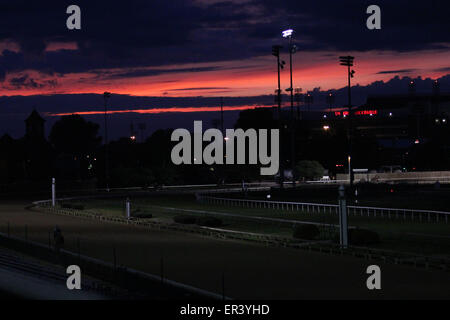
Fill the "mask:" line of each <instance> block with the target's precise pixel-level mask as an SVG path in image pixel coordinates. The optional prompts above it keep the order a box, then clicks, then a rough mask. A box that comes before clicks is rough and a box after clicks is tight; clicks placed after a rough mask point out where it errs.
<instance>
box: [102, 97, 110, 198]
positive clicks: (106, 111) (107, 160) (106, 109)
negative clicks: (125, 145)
mask: <svg viewBox="0 0 450 320" xmlns="http://www.w3.org/2000/svg"><path fill="white" fill-rule="evenodd" d="M110 97H111V93H110V92H105V93H103V100H104V103H105V182H106V191H107V192H109V159H108V119H107V115H108V99H109V98H110Z"/></svg>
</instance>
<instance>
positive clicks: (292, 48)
mask: <svg viewBox="0 0 450 320" xmlns="http://www.w3.org/2000/svg"><path fill="white" fill-rule="evenodd" d="M293 34H294V30H292V29H288V30H284V31H283V32H282V35H283V38H288V39H289V73H290V87H289V88H288V89H286V91H288V92H290V94H291V168H292V185H293V186H295V179H294V167H295V122H294V86H293V81H292V55H293V54H294V53H295V52H297V46H296V45H293V44H292V35H293Z"/></svg>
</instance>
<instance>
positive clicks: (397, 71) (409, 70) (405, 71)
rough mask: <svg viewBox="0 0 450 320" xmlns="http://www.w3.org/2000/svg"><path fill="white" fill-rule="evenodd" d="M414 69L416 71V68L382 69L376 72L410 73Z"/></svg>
mask: <svg viewBox="0 0 450 320" xmlns="http://www.w3.org/2000/svg"><path fill="white" fill-rule="evenodd" d="M414 71H416V69H400V70H383V71H380V72H377V74H398V73H410V72H414Z"/></svg>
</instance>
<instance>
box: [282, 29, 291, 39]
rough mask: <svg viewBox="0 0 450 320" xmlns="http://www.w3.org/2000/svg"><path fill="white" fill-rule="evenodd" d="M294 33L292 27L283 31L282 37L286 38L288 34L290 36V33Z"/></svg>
mask: <svg viewBox="0 0 450 320" xmlns="http://www.w3.org/2000/svg"><path fill="white" fill-rule="evenodd" d="M293 33H294V30H292V29H287V30H284V31H283V38H288V37H290V36H292V34H293Z"/></svg>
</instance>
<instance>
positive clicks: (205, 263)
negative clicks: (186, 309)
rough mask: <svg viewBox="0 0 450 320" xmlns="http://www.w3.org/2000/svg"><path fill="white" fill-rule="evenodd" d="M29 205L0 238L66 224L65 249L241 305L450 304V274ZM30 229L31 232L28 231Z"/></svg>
mask: <svg viewBox="0 0 450 320" xmlns="http://www.w3.org/2000/svg"><path fill="white" fill-rule="evenodd" d="M27 204H29V202H25V201H22V202H21V201H2V202H1V203H0V232H6V231H7V224H8V222H9V225H10V232H11V234H12V235H15V236H19V237H25V233H27V235H28V238H29V239H30V240H34V241H39V242H42V243H48V239H49V231H51V230H52V229H53V227H54V226H55V225H59V227H60V228H61V230H62V232H63V234H64V237H65V242H66V244H65V248H66V249H69V250H72V251H74V252H77V250H78V249H77V239H79V243H80V248H81V253H82V254H85V255H88V256H92V257H95V258H100V259H103V260H106V261H110V262H112V260H113V248H114V247H115V248H116V253H117V262H118V264H121V265H124V266H128V267H131V268H135V269H138V270H142V271H145V272H149V273H153V274H160V272H161V261H163V266H164V267H163V269H164V276H165V277H166V278H168V279H171V280H175V281H178V282H182V283H185V284H189V285H192V286H195V287H198V288H202V289H206V290H210V291H213V292H217V293H222V274H224V279H225V294H226V295H227V296H229V297H232V298H238V299H435V298H443V299H450V273H448V272H443V271H436V270H424V269H414V268H410V267H404V266H398V265H392V264H381V263H371V262H370V261H367V260H363V259H358V258H351V257H340V256H332V255H328V254H320V253H310V252H306V251H301V250H293V249H286V248H272V247H264V246H261V245H258V244H251V243H247V242H238V241H223V240H215V239H210V238H206V237H202V236H197V235H191V234H185V233H179V232H168V231H158V230H152V229H144V228H139V227H132V226H125V225H115V224H108V223H101V222H97V221H91V220H84V219H79V218H72V217H65V216H57V215H51V214H43V213H37V212H32V211H28V210H26V209H24V207H25V206H26V205H27ZM25 230H26V231H25ZM371 264H378V265H379V266H380V267H381V271H382V276H381V283H382V290H379V291H369V290H368V289H367V288H366V279H367V277H368V275H366V273H365V271H366V268H367V266H369V265H371Z"/></svg>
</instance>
